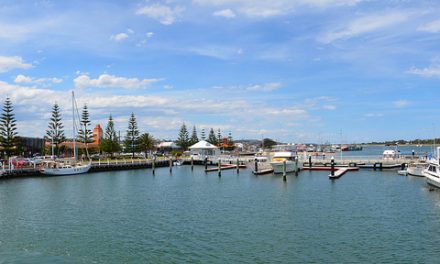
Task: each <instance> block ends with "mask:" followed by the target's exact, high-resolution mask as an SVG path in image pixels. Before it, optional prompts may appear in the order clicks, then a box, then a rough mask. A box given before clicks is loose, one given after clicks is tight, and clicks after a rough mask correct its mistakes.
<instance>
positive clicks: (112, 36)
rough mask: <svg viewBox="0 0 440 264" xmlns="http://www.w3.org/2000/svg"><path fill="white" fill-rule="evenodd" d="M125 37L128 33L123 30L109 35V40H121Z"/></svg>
mask: <svg viewBox="0 0 440 264" xmlns="http://www.w3.org/2000/svg"><path fill="white" fill-rule="evenodd" d="M127 38H128V34H127V33H123V32H122V33H118V34H115V35H111V36H110V39H111V40H114V41H117V42H119V41H122V40H124V39H127Z"/></svg>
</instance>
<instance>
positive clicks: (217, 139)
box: [176, 123, 234, 150]
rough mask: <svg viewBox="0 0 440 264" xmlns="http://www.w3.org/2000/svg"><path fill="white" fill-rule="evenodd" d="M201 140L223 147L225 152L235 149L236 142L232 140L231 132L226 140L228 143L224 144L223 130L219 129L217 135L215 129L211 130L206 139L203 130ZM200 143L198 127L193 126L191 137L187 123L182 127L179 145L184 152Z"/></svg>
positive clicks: (178, 138)
mask: <svg viewBox="0 0 440 264" xmlns="http://www.w3.org/2000/svg"><path fill="white" fill-rule="evenodd" d="M201 139H202V140H206V141H207V142H209V143H211V144H213V145H216V146H218V147H222V148H223V149H225V150H232V149H233V148H234V146H233V145H234V142H233V139H232V134H231V132H229V134H228V137H227V138H226V142H224V140H223V139H224V137H223V136H222V133H221V130H220V129H217V134H216V133H215V132H214V129H213V128H211V129H210V130H209V134H208V137H207V138H206V134H205V130H204V129H202V132H201ZM197 142H199V138H198V136H197V129H196V126H193V129H192V133H191V137H190V136H189V132H188V129H187V127H186V125H185V123H183V124H182V126H181V127H180V131H179V135H178V137H177V141H176V143H177V145H178V146H179V147H180V148H182V149H183V150H187V149H188V147H190V146H192V145H194V144H196V143H197Z"/></svg>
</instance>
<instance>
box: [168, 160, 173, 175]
mask: <svg viewBox="0 0 440 264" xmlns="http://www.w3.org/2000/svg"><path fill="white" fill-rule="evenodd" d="M168 163H169V165H170V173H172V172H173V157H172V156H171V157H170V159H169V162H168Z"/></svg>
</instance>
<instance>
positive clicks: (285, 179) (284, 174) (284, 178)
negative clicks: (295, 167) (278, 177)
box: [283, 160, 287, 181]
mask: <svg viewBox="0 0 440 264" xmlns="http://www.w3.org/2000/svg"><path fill="white" fill-rule="evenodd" d="M286 170H287V168H286V161H285V160H284V161H283V181H287V177H286V176H287V173H286Z"/></svg>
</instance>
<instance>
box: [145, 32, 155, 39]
mask: <svg viewBox="0 0 440 264" xmlns="http://www.w3.org/2000/svg"><path fill="white" fill-rule="evenodd" d="M145 36H146V37H147V38H152V37H153V36H154V32H147V34H145Z"/></svg>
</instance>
